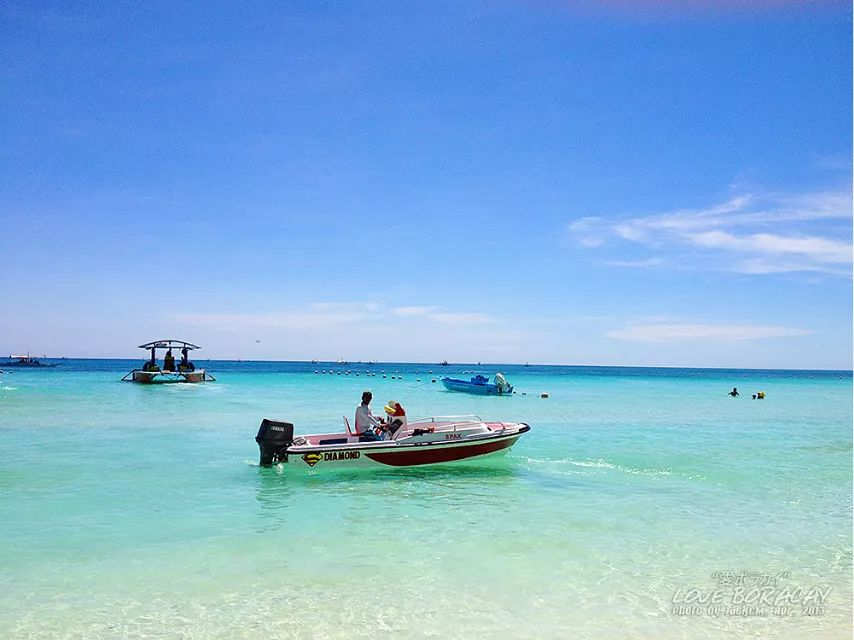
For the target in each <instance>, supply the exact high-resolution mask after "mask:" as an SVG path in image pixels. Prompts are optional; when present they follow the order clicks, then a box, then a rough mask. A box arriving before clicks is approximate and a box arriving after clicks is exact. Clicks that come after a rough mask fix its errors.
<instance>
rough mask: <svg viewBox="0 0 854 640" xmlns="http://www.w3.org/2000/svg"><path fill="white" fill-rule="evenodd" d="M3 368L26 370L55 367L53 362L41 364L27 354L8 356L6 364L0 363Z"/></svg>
mask: <svg viewBox="0 0 854 640" xmlns="http://www.w3.org/2000/svg"><path fill="white" fill-rule="evenodd" d="M0 365H3V366H4V367H25V368H28V369H52V368H53V367H55V366H56V363H55V362H42V361H41V360H39V359H38V358H32V357H30V354H29V353H27V355H25V356H14V355H10V356H9V361H8V362H0Z"/></svg>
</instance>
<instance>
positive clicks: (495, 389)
mask: <svg viewBox="0 0 854 640" xmlns="http://www.w3.org/2000/svg"><path fill="white" fill-rule="evenodd" d="M442 384H443V385H445V388H446V389H447V390H448V391H462V392H463V393H474V394H476V395H481V396H506V395H510V394H511V393H513V385H511V384H510V383H509V382H507V380H505V379H504V376H503V375H501V374H500V373H496V374H495V378H494V379H493V381H492V382H490V381H489V378H487V377H486V376H481V375H477V376H475V377H473V378H471V380H460V379H459V378H448V377H445V378H442Z"/></svg>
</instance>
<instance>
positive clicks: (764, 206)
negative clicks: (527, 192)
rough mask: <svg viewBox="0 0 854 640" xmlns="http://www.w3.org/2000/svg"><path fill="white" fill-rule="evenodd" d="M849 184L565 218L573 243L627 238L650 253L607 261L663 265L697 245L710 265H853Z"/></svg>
mask: <svg viewBox="0 0 854 640" xmlns="http://www.w3.org/2000/svg"><path fill="white" fill-rule="evenodd" d="M851 216H852V201H851V194H850V191H849V190H844V191H833V192H820V193H810V194H801V195H780V194H762V195H756V194H741V195H738V196H735V197H732V198H730V199H728V200H726V201H724V202H721V203H718V204H715V205H713V206H710V207H707V208H703V209H679V210H676V211H670V212H666V213H659V214H652V215H646V216H639V217H612V218H605V217H589V216H588V217H582V218H579V219H577V220H574V221H572V222H571V223H569V225H568V227H567V229H568V232H569V236H570V238H571V239H573V240H574V241H575V242H576V243H577V244H579V245H581V246H583V247H587V248H591V249H597V248H598V249H602V248H603V247H605V246H606V245H614V244H618V243H624V244H625V243H628V244H631V245H634V246H636V247H638V246H639V247H641V248H645V249H646V250H648V251H650V252H654V253H655V255H651V256H648V257H645V258H641V259H633V260H622V259H609V260H606V261H605V264H608V265H611V266H626V267H638V266H653V265H656V266H657V265H663V264H666V263H667V262H668V257H670V258H671V260H670V263H672V264H677V261H675V260H673V259H672V256H673V254H675V255H676V257H677V258H678V257H679V255H680V254H684V253H685V252H687V251H690V252H691V253H692V254H694V255H696V254H697V253H701V254H702V255H703V256H704V257H705V258H708V259H707V260H706V261H704V264H706V265H708V267H709V268H711V269H718V270H720V269H726V270H732V271H737V272H740V273H749V274H760V273H783V272H791V271H818V272H823V273H828V274H834V275H840V274H847V273H848V272H849V271H850V266H851V262H852V246H851V242H850V237H851Z"/></svg>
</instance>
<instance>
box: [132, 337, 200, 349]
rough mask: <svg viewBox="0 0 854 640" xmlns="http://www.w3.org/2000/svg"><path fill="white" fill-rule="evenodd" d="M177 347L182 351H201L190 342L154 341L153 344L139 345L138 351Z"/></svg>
mask: <svg viewBox="0 0 854 640" xmlns="http://www.w3.org/2000/svg"><path fill="white" fill-rule="evenodd" d="M178 347H180V348H182V349H183V348H184V347H187V349H189V350H190V351H192V350H193V349H201V347H200V346H199V345H197V344H193V343H191V342H185V341H184V340H154V341H153V342H146V343H145V344H141V345H139V348H140V349H173V348H178Z"/></svg>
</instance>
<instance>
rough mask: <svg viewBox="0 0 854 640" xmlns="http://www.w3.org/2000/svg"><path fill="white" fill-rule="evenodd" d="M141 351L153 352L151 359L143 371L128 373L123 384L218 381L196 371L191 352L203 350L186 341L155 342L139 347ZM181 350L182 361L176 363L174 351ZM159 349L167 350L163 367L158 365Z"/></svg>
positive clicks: (203, 372)
mask: <svg viewBox="0 0 854 640" xmlns="http://www.w3.org/2000/svg"><path fill="white" fill-rule="evenodd" d="M139 348H140V349H146V350H148V351H151V357H150V358H149V359H148V360H146V362H145V364H143V365H142V368H141V369H134V370H133V371H130V372H128V373H127V374H126V375H125V377H124V378H122V381H123V382H141V383H144V384H164V383H170V382H173V383H174V382H190V383H195V382H207V381H209V380H212V381H216V378H214V377H213V376H212V375H211V374H209V373H208V372H207V371H205V370H204V369H196V365H194V364H193V363H192V362H190V359H189V352H190V351H194V350H195V349H201V347H200V346H198V345H196V344H192V343H190V342H185V341H184V340H155V341H154V342H146V343H145V344H141V345H139ZM173 348H174V349H180V351H181V359H180V360H179V361H178V362H177V363H176V362H175V357H174V356H173V355H172V349H173ZM157 349H166V355H165V356H164V358H163V367H162V368H161V367H160V366H159V365H158V364H157Z"/></svg>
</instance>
